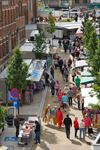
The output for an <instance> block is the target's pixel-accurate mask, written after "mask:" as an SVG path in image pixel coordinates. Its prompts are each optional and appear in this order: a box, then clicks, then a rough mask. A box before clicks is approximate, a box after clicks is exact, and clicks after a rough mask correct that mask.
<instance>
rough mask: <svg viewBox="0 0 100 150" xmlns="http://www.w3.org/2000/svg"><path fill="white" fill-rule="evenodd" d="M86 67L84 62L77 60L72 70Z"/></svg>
mask: <svg viewBox="0 0 100 150" xmlns="http://www.w3.org/2000/svg"><path fill="white" fill-rule="evenodd" d="M86 66H88V64H87V62H86V60H78V61H76V62H75V66H74V67H73V69H77V68H82V67H86Z"/></svg>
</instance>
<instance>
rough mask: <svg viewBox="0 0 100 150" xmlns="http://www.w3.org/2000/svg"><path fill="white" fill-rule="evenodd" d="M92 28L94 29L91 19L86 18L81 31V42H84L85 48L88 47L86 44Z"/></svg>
mask: <svg viewBox="0 0 100 150" xmlns="http://www.w3.org/2000/svg"><path fill="white" fill-rule="evenodd" d="M94 30H95V28H94V26H93V23H92V21H90V20H86V21H85V22H84V27H83V31H84V36H83V42H84V45H85V47H86V48H87V49H88V44H89V41H90V35H91V32H92V31H94Z"/></svg>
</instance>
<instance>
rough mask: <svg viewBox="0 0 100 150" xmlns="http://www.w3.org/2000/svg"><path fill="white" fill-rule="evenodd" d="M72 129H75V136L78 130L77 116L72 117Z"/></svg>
mask: <svg viewBox="0 0 100 150" xmlns="http://www.w3.org/2000/svg"><path fill="white" fill-rule="evenodd" d="M74 129H75V138H76V137H77V131H78V130H79V122H78V118H77V117H75V119H74Z"/></svg>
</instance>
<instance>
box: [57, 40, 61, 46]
mask: <svg viewBox="0 0 100 150" xmlns="http://www.w3.org/2000/svg"><path fill="white" fill-rule="evenodd" d="M58 44H59V48H60V47H61V40H60V39H59V40H58Z"/></svg>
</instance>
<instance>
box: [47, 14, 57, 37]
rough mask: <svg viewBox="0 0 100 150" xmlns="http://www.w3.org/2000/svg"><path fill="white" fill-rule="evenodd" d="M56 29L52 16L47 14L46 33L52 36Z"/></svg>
mask: <svg viewBox="0 0 100 150" xmlns="http://www.w3.org/2000/svg"><path fill="white" fill-rule="evenodd" d="M55 30H56V27H55V19H54V17H53V16H52V13H49V16H48V28H47V32H49V33H50V34H52V33H53V32H55Z"/></svg>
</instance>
